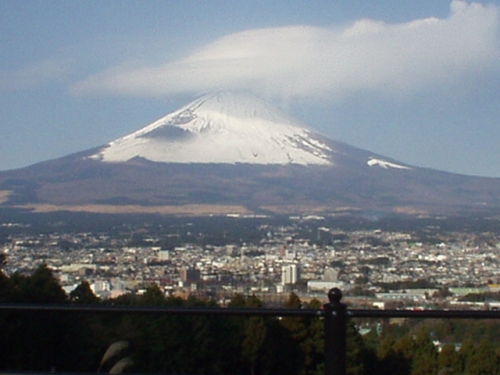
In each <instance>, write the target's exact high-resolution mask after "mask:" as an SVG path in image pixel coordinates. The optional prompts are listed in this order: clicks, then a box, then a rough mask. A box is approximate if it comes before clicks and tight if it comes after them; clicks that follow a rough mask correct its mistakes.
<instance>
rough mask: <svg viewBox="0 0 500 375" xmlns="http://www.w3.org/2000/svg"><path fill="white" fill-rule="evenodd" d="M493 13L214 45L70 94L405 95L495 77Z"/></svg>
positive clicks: (87, 83)
mask: <svg viewBox="0 0 500 375" xmlns="http://www.w3.org/2000/svg"><path fill="white" fill-rule="evenodd" d="M499 58H500V9H499V7H497V6H494V5H482V4H479V3H471V4H468V3H466V2H464V1H458V0H454V1H452V2H451V6H450V15H449V16H448V17H447V18H445V19H437V18H427V19H419V20H415V21H412V22H407V23H402V24H386V23H383V22H377V21H373V20H369V19H363V20H359V21H358V22H355V23H353V24H351V25H348V26H344V27H330V28H318V27H309V26H291V27H281V28H268V29H255V30H249V31H244V32H240V33H236V34H231V35H228V36H225V37H223V38H220V39H218V40H215V41H214V42H213V43H210V44H208V45H206V46H205V47H203V48H201V49H200V50H197V51H194V52H192V53H191V54H190V55H188V56H187V57H185V58H183V59H181V60H178V61H173V62H170V63H167V64H164V65H153V64H148V63H147V62H142V63H137V62H135V63H127V62H125V63H123V64H121V65H119V66H115V67H112V68H110V69H108V70H105V71H103V72H100V73H98V74H95V75H93V76H90V77H87V78H86V79H84V80H82V81H80V82H78V83H76V84H75V85H73V87H72V88H71V91H72V93H73V94H76V95H96V94H99V95H102V94H106V95H134V96H161V95H169V94H180V93H190V94H191V93H201V92H206V91H211V90H221V89H231V90H235V89H238V90H239V89H247V90H250V91H254V92H256V93H259V94H262V95H265V96H273V97H278V98H295V97H315V96H325V95H328V96H329V97H332V98H342V97H344V96H346V95H349V94H352V93H355V92H359V91H377V92H380V91H382V92H385V93H388V94H392V93H396V94H397V95H400V94H401V93H411V92H414V91H418V90H420V89H422V88H424V87H425V88H427V87H432V86H442V85H446V84H451V83H453V84H456V82H457V81H460V80H462V79H464V80H466V79H467V76H468V75H470V74H477V73H478V72H484V71H496V72H497V69H498V67H499V65H500V64H499Z"/></svg>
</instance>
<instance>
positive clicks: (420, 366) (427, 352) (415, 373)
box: [411, 327, 438, 375]
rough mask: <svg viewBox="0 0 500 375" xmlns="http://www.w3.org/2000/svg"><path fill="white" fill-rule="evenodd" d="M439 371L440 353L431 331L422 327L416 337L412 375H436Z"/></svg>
mask: <svg viewBox="0 0 500 375" xmlns="http://www.w3.org/2000/svg"><path fill="white" fill-rule="evenodd" d="M437 370H438V352H437V349H436V347H435V346H434V343H433V342H432V340H431V337H430V334H429V331H428V330H427V329H426V328H425V327H422V328H421V329H420V330H419V331H418V332H417V333H416V335H415V346H414V348H413V353H412V369H411V374H412V375H428V374H435V373H437Z"/></svg>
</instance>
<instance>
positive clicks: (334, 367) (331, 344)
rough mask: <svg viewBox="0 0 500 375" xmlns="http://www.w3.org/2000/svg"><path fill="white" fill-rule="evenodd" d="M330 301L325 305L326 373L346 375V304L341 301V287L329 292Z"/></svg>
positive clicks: (327, 374)
mask: <svg viewBox="0 0 500 375" xmlns="http://www.w3.org/2000/svg"><path fill="white" fill-rule="evenodd" d="M328 299H329V301H330V303H326V304H324V305H323V308H324V310H325V375H346V351H347V346H346V336H347V315H346V305H345V304H343V303H341V302H340V300H341V299H342V291H341V290H340V289H339V288H333V289H330V291H329V292H328Z"/></svg>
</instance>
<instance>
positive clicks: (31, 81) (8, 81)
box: [0, 59, 68, 91]
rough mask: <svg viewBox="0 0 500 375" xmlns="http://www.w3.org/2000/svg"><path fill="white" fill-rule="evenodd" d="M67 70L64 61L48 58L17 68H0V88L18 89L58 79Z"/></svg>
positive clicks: (4, 89) (3, 89)
mask: <svg viewBox="0 0 500 375" xmlns="http://www.w3.org/2000/svg"><path fill="white" fill-rule="evenodd" d="M67 71H68V69H67V65H66V64H65V63H63V62H61V61H55V60H50V59H49V60H42V61H37V62H35V63H33V64H31V65H29V66H25V67H21V68H18V69H11V70H0V90H2V91H20V90H25V89H29V88H32V87H36V86H40V85H43V84H46V83H49V82H53V81H59V80H61V79H62V78H63V77H64V76H65V75H66V73H67Z"/></svg>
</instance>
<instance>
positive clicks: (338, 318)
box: [0, 288, 500, 375]
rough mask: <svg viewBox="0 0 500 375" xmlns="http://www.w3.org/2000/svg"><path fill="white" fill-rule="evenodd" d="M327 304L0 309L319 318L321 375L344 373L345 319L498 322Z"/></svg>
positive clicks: (332, 298)
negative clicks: (314, 306)
mask: <svg viewBox="0 0 500 375" xmlns="http://www.w3.org/2000/svg"><path fill="white" fill-rule="evenodd" d="M328 300H329V303H326V304H324V305H323V307H322V309H320V310H314V309H310V310H309V309H283V308H274V309H270V308H201V307H161V306H158V307H157V306H151V307H123V306H78V305H50V304H44V305H40V304H7V303H3V304H0V311H1V310H11V311H23V310H24V311H67V312H79V313H82V312H88V313H95V312H103V313H120V312H121V313H127V314H171V315H223V316H273V317H310V318H314V317H316V318H323V320H324V333H325V375H345V374H346V367H347V363H346V350H347V348H346V335H347V321H348V319H349V318H419V319H426V318H438V319H500V311H486V310H370V309H368V310H361V309H348V308H347V305H346V304H344V303H342V302H341V300H342V292H341V290H340V289H338V288H333V289H331V290H330V291H329V292H328Z"/></svg>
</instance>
